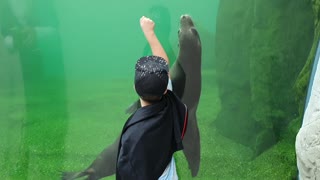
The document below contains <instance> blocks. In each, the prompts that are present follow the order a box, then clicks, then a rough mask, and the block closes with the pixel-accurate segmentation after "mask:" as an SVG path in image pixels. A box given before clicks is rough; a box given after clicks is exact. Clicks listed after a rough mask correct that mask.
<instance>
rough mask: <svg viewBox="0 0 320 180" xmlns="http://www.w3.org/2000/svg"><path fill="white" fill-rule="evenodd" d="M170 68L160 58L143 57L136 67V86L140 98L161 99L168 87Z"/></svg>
mask: <svg viewBox="0 0 320 180" xmlns="http://www.w3.org/2000/svg"><path fill="white" fill-rule="evenodd" d="M168 72H169V66H168V63H167V61H166V60H165V59H163V58H162V57H159V56H144V57H141V58H140V59H139V60H138V61H137V63H136V65H135V77H134V85H135V89H136V92H137V94H138V95H139V96H140V97H142V98H143V97H146V96H149V97H150V96H156V97H161V96H162V95H163V93H164V92H165V90H166V89H167V86H168V80H169V76H168Z"/></svg>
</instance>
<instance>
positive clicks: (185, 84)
mask: <svg viewBox="0 0 320 180" xmlns="http://www.w3.org/2000/svg"><path fill="white" fill-rule="evenodd" d="M178 34H179V46H180V52H179V56H178V58H177V60H176V62H175V63H174V64H173V66H172V68H171V69H170V77H171V79H172V86H173V91H174V92H175V93H176V95H177V96H178V97H179V98H181V100H182V102H183V103H184V104H186V105H187V107H188V109H189V120H188V128H187V131H186V134H185V136H184V140H183V145H184V150H183V152H184V154H185V156H186V158H187V161H188V164H189V168H190V169H191V174H192V176H196V175H197V173H198V171H199V166H200V136H199V129H198V123H197V117H196V111H197V107H198V103H199V99H200V93H201V42H200V37H199V34H198V32H197V30H196V29H195V27H194V24H193V21H192V19H191V17H190V16H188V15H183V16H181V18H180V30H179V33H178ZM139 107H140V101H136V102H135V103H133V104H132V105H131V106H130V107H129V108H128V109H127V111H126V112H127V113H133V112H134V111H135V110H137V108H139ZM118 145H119V137H118V138H117V139H116V140H115V142H114V143H113V144H112V145H110V146H108V147H107V148H105V149H104V150H103V151H102V152H101V153H100V155H99V156H98V157H97V159H96V160H94V161H93V163H92V164H91V165H90V166H89V167H88V168H87V169H86V170H84V171H82V172H63V173H62V179H63V180H72V179H76V178H79V177H83V176H87V179H88V180H97V179H100V178H103V177H106V176H110V175H113V174H114V173H115V170H116V158H117V150H118Z"/></svg>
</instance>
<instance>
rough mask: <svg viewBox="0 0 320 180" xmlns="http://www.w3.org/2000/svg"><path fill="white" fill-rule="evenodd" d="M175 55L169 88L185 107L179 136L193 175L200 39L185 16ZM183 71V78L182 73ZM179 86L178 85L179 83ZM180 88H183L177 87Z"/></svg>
mask: <svg viewBox="0 0 320 180" xmlns="http://www.w3.org/2000/svg"><path fill="white" fill-rule="evenodd" d="M178 36H179V47H180V51H179V55H178V58H177V61H176V62H175V64H174V65H173V67H172V71H170V73H171V72H172V74H171V78H172V86H173V91H176V92H177V95H178V96H179V95H181V101H182V102H183V103H185V104H186V105H187V107H188V109H189V120H188V126H187V127H188V128H187V131H186V134H185V136H184V139H183V146H184V149H183V152H184V154H185V156H186V158H187V161H188V164H189V168H190V170H191V174H192V176H193V177H194V176H196V175H197V174H198V171H199V167H200V133H199V128H198V121H197V115H196V113H197V109H198V104H199V100H200V95H201V85H202V82H201V79H202V78H201V53H202V47H201V40H200V36H199V33H198V31H197V29H196V28H195V26H194V23H193V21H192V19H191V17H190V16H189V15H182V16H181V18H180V29H179V31H178ZM181 71H183V72H184V74H185V75H184V76H185V77H181V76H183V75H182V74H183V73H182V72H181ZM183 81H185V82H184V86H182V85H181V84H183ZM181 88H183V89H181Z"/></svg>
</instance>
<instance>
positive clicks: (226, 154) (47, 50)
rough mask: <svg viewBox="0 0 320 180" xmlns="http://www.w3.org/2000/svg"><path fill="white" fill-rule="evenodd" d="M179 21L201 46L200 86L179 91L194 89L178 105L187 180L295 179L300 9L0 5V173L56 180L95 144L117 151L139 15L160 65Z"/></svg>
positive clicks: (41, 2)
mask: <svg viewBox="0 0 320 180" xmlns="http://www.w3.org/2000/svg"><path fill="white" fill-rule="evenodd" d="M183 14H189V15H190V16H191V17H192V20H193V21H194V23H195V27H196V29H197V31H198V33H199V35H200V39H201V46H202V57H201V59H202V61H201V74H202V79H201V81H202V82H201V83H202V84H201V87H200V85H195V84H193V85H190V84H189V85H188V86H187V87H188V88H187V90H186V89H184V91H191V92H192V90H193V89H199V88H201V96H200V101H199V105H198V108H197V107H196V106H194V108H195V109H193V108H192V107H190V109H189V113H190V114H193V113H195V114H196V116H197V118H196V119H197V121H196V122H197V123H198V126H199V130H200V139H201V141H200V142H201V153H200V154H201V161H200V169H199V171H197V170H195V171H194V175H197V178H198V179H290V178H293V177H296V176H297V167H296V158H295V149H294V148H295V147H294V143H295V136H296V134H297V131H298V129H299V128H300V126H301V119H302V115H303V109H304V101H305V96H306V87H307V85H308V80H309V79H308V78H309V77H308V75H309V72H310V69H311V67H310V65H309V66H308V63H309V64H311V63H310V61H312V58H313V56H314V53H315V49H316V46H315V44H316V43H314V42H313V38H314V17H313V9H312V4H311V2H309V1H300V0H292V1H287V0H270V1H262V0H237V1H230V0H221V1H218V0H204V1H201V2H200V1H199V2H197V3H195V1H161V2H158V1H146V0H138V1H134V2H133V1H132V2H125V1H101V0H98V1H84V0H77V1H76V0H68V1H66V0H21V1H17V0H2V1H1V2H0V178H1V179H59V178H60V176H61V174H60V172H64V171H66V172H69V171H70V172H78V171H79V172H80V171H82V170H85V169H86V168H87V167H89V166H90V164H91V163H92V162H93V161H94V160H95V159H96V158H97V157H98V155H99V154H100V153H101V152H102V151H103V150H104V149H105V148H106V147H114V150H117V148H116V147H117V145H118V144H117V141H116V139H117V138H118V136H119V135H120V133H121V130H122V127H123V125H124V123H125V122H126V120H127V118H128V117H129V114H126V113H125V110H126V109H127V108H128V107H129V106H130V105H131V104H132V103H133V102H135V101H136V100H137V99H138V96H137V95H136V93H135V91H134V88H133V76H134V65H135V62H136V60H137V59H138V58H139V57H141V56H143V55H150V54H151V50H150V48H149V45H148V44H147V41H146V40H145V38H144V36H143V33H142V32H141V29H140V25H139V18H140V17H141V16H142V15H145V16H147V17H150V18H151V19H153V20H154V21H155V23H156V34H157V36H158V38H159V39H160V41H161V43H162V45H163V46H164V48H165V49H166V51H167V53H168V56H169V59H170V61H171V67H172V65H173V64H174V63H175V62H176V59H177V58H179V53H180V54H181V53H182V52H181V51H180V48H181V47H180V46H179V45H178V44H179V36H178V30H179V28H180V17H181V15H183ZM189 50H190V51H193V50H194V49H189ZM189 58H190V57H189ZM190 59H192V58H190ZM307 60H308V61H307ZM199 63H200V62H199ZM193 73H196V70H189V71H187V74H186V75H187V78H188V76H192V75H193ZM304 75H306V76H304ZM189 98H190V97H183V98H182V100H183V101H187V100H186V99H189ZM196 103H197V102H196ZM189 118H190V119H191V120H194V117H189ZM115 141H116V142H115ZM114 142H115V143H114ZM113 143H114V144H113ZM196 143H197V142H196V141H195V142H194V144H191V146H192V145H196ZM189 146H190V144H188V145H187V146H186V147H189ZM116 153H117V152H116V151H115V152H113V154H114V156H112V157H114V158H115V156H116ZM111 154H112V153H111ZM174 156H175V160H176V166H177V171H178V175H179V178H180V179H191V178H192V176H191V172H190V170H189V168H188V162H187V160H186V158H185V156H184V154H183V152H182V151H179V152H177V153H176V154H175V155H174ZM108 161H109V159H107V158H105V161H103V162H105V164H103V165H99V164H98V163H97V162H95V163H94V164H93V165H94V166H97V167H98V168H99V169H98V170H97V169H96V171H98V172H95V173H98V174H99V173H102V174H104V169H108V168H111V169H112V167H114V164H108ZM110 161H112V160H110ZM190 163H191V164H193V165H194V164H195V162H190ZM111 174H112V175H110V176H108V177H106V178H105V179H115V176H114V175H113V173H111ZM103 176H105V175H103Z"/></svg>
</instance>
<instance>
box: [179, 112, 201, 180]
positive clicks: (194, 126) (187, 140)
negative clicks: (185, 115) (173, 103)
mask: <svg viewBox="0 0 320 180" xmlns="http://www.w3.org/2000/svg"><path fill="white" fill-rule="evenodd" d="M183 146H184V149H183V152H184V155H185V156H186V159H187V161H188V165H189V168H190V171H191V174H192V177H195V176H197V174H198V172H199V167H200V134H199V128H198V123H197V118H196V117H195V115H193V114H192V113H191V114H190V116H189V120H188V128H187V131H186V134H185V136H184V139H183Z"/></svg>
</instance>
